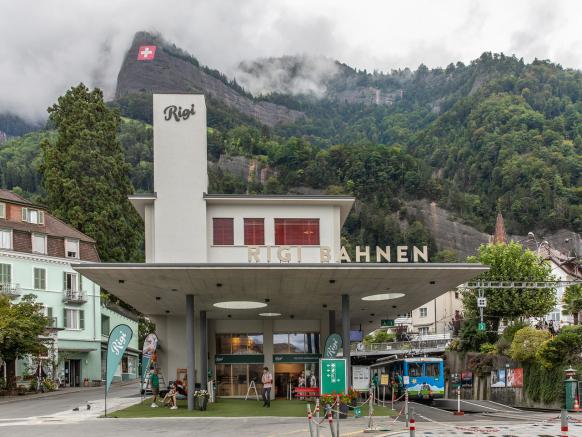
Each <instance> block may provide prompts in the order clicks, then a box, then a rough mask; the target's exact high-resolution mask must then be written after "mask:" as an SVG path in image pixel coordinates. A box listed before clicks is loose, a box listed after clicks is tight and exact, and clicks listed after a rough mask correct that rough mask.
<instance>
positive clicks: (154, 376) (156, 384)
mask: <svg viewBox="0 0 582 437" xmlns="http://www.w3.org/2000/svg"><path fill="white" fill-rule="evenodd" d="M150 384H151V386H152V395H153V396H154V399H153V400H152V408H157V407H158V404H157V403H156V401H157V400H158V396H159V394H160V377H159V376H158V369H154V370H153V372H152V373H151V374H150Z"/></svg>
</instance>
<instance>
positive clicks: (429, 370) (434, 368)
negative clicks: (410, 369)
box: [425, 363, 440, 378]
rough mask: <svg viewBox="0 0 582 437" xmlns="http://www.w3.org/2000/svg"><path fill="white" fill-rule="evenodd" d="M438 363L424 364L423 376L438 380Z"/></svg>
mask: <svg viewBox="0 0 582 437" xmlns="http://www.w3.org/2000/svg"><path fill="white" fill-rule="evenodd" d="M439 368H440V366H439V363H426V364H425V372H426V374H425V376H432V377H434V378H438V377H439V376H440V375H439V372H440V369H439Z"/></svg>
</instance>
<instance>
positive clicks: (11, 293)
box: [0, 284, 22, 299]
mask: <svg viewBox="0 0 582 437" xmlns="http://www.w3.org/2000/svg"><path fill="white" fill-rule="evenodd" d="M21 294H22V288H20V284H0V295H4V296H8V297H9V298H10V299H15V298H17V297H18V296H20V295H21Z"/></svg>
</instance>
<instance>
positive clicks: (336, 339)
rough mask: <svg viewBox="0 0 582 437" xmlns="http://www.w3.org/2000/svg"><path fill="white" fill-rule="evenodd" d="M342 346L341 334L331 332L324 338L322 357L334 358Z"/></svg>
mask: <svg viewBox="0 0 582 437" xmlns="http://www.w3.org/2000/svg"><path fill="white" fill-rule="evenodd" d="M341 347H342V336H341V335H339V334H331V335H328V336H327V339H326V340H325V348H324V353H323V357H324V358H335V357H337V353H338V352H339V350H340V349H341Z"/></svg>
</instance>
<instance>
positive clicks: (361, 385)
mask: <svg viewBox="0 0 582 437" xmlns="http://www.w3.org/2000/svg"><path fill="white" fill-rule="evenodd" d="M352 387H353V388H354V390H357V391H367V390H368V389H369V388H370V367H369V366H352Z"/></svg>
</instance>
